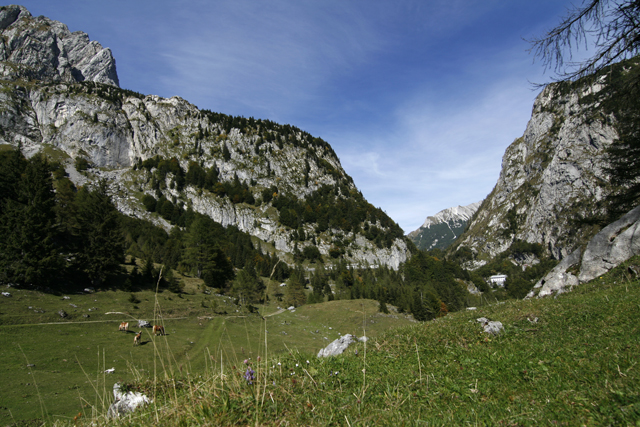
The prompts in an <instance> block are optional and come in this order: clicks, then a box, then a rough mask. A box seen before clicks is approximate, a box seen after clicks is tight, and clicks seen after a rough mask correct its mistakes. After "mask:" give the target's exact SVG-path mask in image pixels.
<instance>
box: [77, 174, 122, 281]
mask: <svg viewBox="0 0 640 427" xmlns="http://www.w3.org/2000/svg"><path fill="white" fill-rule="evenodd" d="M75 206H76V210H77V217H76V221H77V228H76V232H77V234H78V237H79V239H80V247H79V250H78V253H77V254H76V266H77V267H78V268H79V269H80V270H81V271H83V272H84V273H85V274H86V275H87V276H88V278H89V280H90V281H91V283H92V284H93V285H96V286H100V285H101V284H102V283H103V282H104V280H105V279H106V278H107V277H108V276H109V275H112V274H115V273H117V272H118V271H119V270H120V264H121V263H122V262H123V261H124V244H123V237H122V232H121V229H120V224H119V214H118V211H117V209H116V207H115V206H114V205H113V203H112V202H111V196H109V194H108V188H107V182H106V181H105V180H102V181H100V182H99V183H98V185H97V186H96V187H95V188H94V189H93V190H91V191H89V190H87V189H86V187H83V188H82V189H80V191H78V194H77V195H76V200H75Z"/></svg>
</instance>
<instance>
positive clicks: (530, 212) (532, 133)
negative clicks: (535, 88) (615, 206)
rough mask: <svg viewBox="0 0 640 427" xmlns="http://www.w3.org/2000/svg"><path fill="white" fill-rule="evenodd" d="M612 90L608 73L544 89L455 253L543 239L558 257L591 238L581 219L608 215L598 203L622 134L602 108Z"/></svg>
mask: <svg viewBox="0 0 640 427" xmlns="http://www.w3.org/2000/svg"><path fill="white" fill-rule="evenodd" d="M606 88H607V81H606V76H605V78H604V79H599V80H597V81H588V82H585V83H583V84H582V86H581V87H579V86H578V85H574V86H573V87H572V88H571V89H568V88H567V86H563V85H560V84H552V85H549V86H547V87H546V88H545V89H544V90H542V92H541V93H540V94H539V95H538V97H537V98H536V100H535V103H534V106H533V111H532V116H531V119H530V121H529V123H528V124H527V127H526V130H525V132H524V134H523V136H522V137H520V138H517V139H516V140H515V141H514V142H513V143H512V144H511V145H510V146H509V147H508V148H507V149H506V151H505V154H504V156H503V158H502V170H501V172H500V177H499V179H498V181H497V183H496V185H495V187H494V189H493V191H492V192H491V193H490V194H489V196H487V198H486V199H485V200H484V202H483V203H482V205H481V207H480V208H479V209H478V212H477V213H476V216H475V218H474V220H473V221H472V222H471V223H470V224H469V226H468V229H467V231H466V232H465V233H464V234H463V235H462V236H461V238H460V239H459V240H458V241H457V242H456V243H455V247H454V248H453V249H454V250H455V249H457V248H459V247H460V246H466V247H468V248H470V249H472V251H473V252H474V253H475V254H476V255H477V259H479V260H480V259H482V260H488V259H491V258H493V257H495V256H496V255H498V254H500V253H502V252H504V251H505V250H507V249H508V248H509V246H510V245H511V244H512V243H513V242H514V241H515V240H516V239H517V240H522V241H525V242H529V243H539V244H541V245H542V246H543V247H544V248H545V249H546V250H547V251H548V252H547V253H548V255H550V256H552V257H553V258H555V259H558V260H560V259H563V258H564V257H566V256H569V255H570V254H571V253H572V252H573V251H574V250H575V249H577V248H578V247H579V246H581V245H584V244H586V242H588V241H589V239H590V238H591V237H592V236H593V235H594V234H595V232H596V231H597V229H596V227H595V226H592V225H586V224H576V221H575V219H576V218H580V217H583V218H588V217H591V216H593V215H597V214H601V213H603V208H602V207H601V206H600V204H599V202H601V201H602V200H603V199H604V197H605V196H606V195H607V194H608V192H609V191H610V189H609V184H608V180H607V173H606V170H605V165H606V153H605V151H606V148H607V147H609V146H610V145H611V144H612V142H613V141H615V140H616V139H617V138H618V134H617V132H616V129H615V127H614V126H615V117H612V116H611V115H607V114H605V113H604V112H603V110H602V108H600V101H599V98H598V97H599V96H605V95H603V94H606V93H608V92H607V91H606ZM478 266H479V265H478Z"/></svg>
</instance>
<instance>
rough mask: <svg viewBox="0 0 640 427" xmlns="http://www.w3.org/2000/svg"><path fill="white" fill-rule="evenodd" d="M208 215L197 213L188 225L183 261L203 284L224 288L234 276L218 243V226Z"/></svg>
mask: <svg viewBox="0 0 640 427" xmlns="http://www.w3.org/2000/svg"><path fill="white" fill-rule="evenodd" d="M216 225H217V224H216V223H215V222H214V221H213V220H212V219H211V218H209V217H206V216H204V215H198V216H197V217H196V219H195V220H194V221H193V222H192V223H191V225H190V227H189V233H188V236H187V241H186V248H185V256H184V261H185V262H186V263H187V264H188V265H190V266H191V267H192V268H193V270H194V271H195V274H196V276H197V277H199V278H202V279H203V280H204V282H205V285H207V286H209V287H214V288H220V289H222V288H224V287H225V286H226V284H227V282H228V281H229V280H232V279H233V277H234V273H233V266H232V265H231V262H230V261H229V259H228V258H227V256H226V255H225V254H224V252H223V251H222V249H220V246H219V244H218V241H219V240H220V239H221V238H222V235H221V231H220V230H219V226H216Z"/></svg>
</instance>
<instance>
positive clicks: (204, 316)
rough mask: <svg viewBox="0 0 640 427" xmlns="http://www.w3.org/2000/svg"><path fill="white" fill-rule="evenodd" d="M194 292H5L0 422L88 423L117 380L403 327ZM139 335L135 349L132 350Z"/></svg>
mask: <svg viewBox="0 0 640 427" xmlns="http://www.w3.org/2000/svg"><path fill="white" fill-rule="evenodd" d="M197 289H198V288H197V286H195V285H192V286H187V293H185V294H182V295H177V294H173V293H171V292H168V291H164V292H162V293H159V294H157V295H156V294H155V293H154V292H152V291H143V292H135V293H127V292H121V291H104V292H96V293H92V294H70V295H66V296H68V297H69V299H63V295H51V294H45V293H41V292H37V291H27V290H18V289H13V288H8V289H6V290H7V291H8V292H10V293H11V294H12V296H11V297H0V378H2V386H1V387H0V425H3V426H4V425H11V424H14V423H15V424H17V425H30V424H29V423H30V422H31V423H33V425H39V422H40V421H41V420H45V421H46V422H48V423H56V422H65V421H69V420H73V418H74V417H75V416H76V415H77V414H79V413H81V414H82V417H83V418H85V419H86V418H91V417H97V416H99V415H100V414H104V413H105V412H106V409H107V408H108V406H109V404H110V403H111V401H112V400H113V393H112V389H113V384H114V383H116V382H123V383H133V382H141V381H146V380H148V379H149V378H159V379H166V378H169V377H175V378H177V377H182V376H185V375H202V374H204V373H205V372H206V371H207V367H211V366H216V367H217V368H220V367H222V368H223V369H224V368H225V367H227V366H228V367H232V366H235V365H238V366H239V365H240V364H241V363H242V361H243V360H244V359H247V358H248V359H252V360H255V359H256V358H257V357H258V356H261V357H262V358H265V357H270V356H271V355H278V354H288V353H289V352H292V351H295V352H302V353H309V354H316V353H317V352H318V351H319V350H320V349H321V348H324V347H325V346H326V345H328V344H329V343H330V342H331V341H333V340H335V339H336V338H339V337H340V335H341V334H346V333H351V334H354V335H357V336H362V335H365V334H366V335H367V336H369V337H374V336H376V335H377V334H380V333H382V332H383V331H385V330H387V329H389V328H393V327H397V326H402V325H407V324H410V323H412V321H411V319H410V318H409V317H406V316H404V315H398V314H390V315H385V314H382V313H378V303H377V302H376V301H370V300H352V301H331V302H326V303H323V304H313V305H305V306H302V307H299V308H298V309H296V310H295V311H289V310H285V309H283V308H280V309H278V306H277V304H276V303H273V304H267V305H264V306H260V308H259V312H258V313H248V312H246V311H243V310H242V308H241V307H239V306H236V305H235V304H234V302H233V300H232V299H231V298H228V297H223V296H219V295H218V296H216V295H207V294H204V293H202V292H200V291H198V290H197ZM61 309H62V310H64V311H65V312H66V313H67V317H66V318H62V317H60V315H59V314H58V311H59V310H61ZM87 316H88V317H87ZM137 319H143V320H147V321H149V322H150V323H152V324H163V325H164V326H165V331H166V335H165V336H157V337H154V336H152V334H151V329H148V328H146V329H145V328H143V329H139V328H137ZM154 319H155V320H154ZM121 321H128V322H130V329H129V332H128V333H127V332H121V331H119V330H118V326H119V325H120V322H121ZM140 330H142V332H143V336H142V343H141V345H139V346H136V347H134V346H133V337H134V336H135V333H136V332H138V331H140ZM108 369H114V372H113V373H110V374H107V373H105V371H106V370H108Z"/></svg>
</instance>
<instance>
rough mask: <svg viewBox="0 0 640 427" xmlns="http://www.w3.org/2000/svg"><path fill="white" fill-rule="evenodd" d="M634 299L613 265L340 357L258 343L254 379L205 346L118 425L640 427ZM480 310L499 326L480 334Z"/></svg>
mask: <svg viewBox="0 0 640 427" xmlns="http://www.w3.org/2000/svg"><path fill="white" fill-rule="evenodd" d="M634 261H635V262H638V260H634ZM639 301H640V282H639V281H638V280H636V279H633V280H631V278H630V277H628V275H627V274H626V270H625V269H624V267H621V268H618V269H616V271H614V272H612V273H611V274H609V275H607V276H606V277H604V278H601V279H597V280H595V281H593V282H591V283H589V284H585V285H581V286H580V287H578V288H576V289H575V290H574V291H573V292H571V293H567V294H563V295H560V296H558V297H557V298H555V299H554V298H548V299H542V300H529V301H509V302H506V303H504V304H497V305H493V306H489V307H483V308H481V309H479V310H477V311H475V312H459V313H453V314H450V315H448V316H446V317H444V318H441V319H438V320H437V321H434V322H428V323H424V324H416V325H413V326H408V327H404V328H399V329H394V330H389V331H388V332H387V333H385V334H383V335H380V336H378V337H377V338H375V339H372V340H370V341H369V342H367V343H366V344H364V343H358V344H357V345H355V346H353V347H352V348H350V349H349V350H348V351H347V352H346V353H345V354H344V355H342V356H338V357H333V358H328V359H317V358H315V357H314V354H311V353H304V352H298V351H295V350H292V351H291V352H289V353H286V354H284V355H272V354H270V353H269V352H268V351H267V350H268V349H267V348H263V347H261V346H260V344H259V341H258V342H256V343H255V346H256V347H255V348H256V349H257V352H258V353H259V354H260V356H261V358H260V361H258V360H257V358H252V359H251V360H248V363H249V364H250V365H251V366H252V368H253V369H254V370H255V375H256V377H255V381H253V384H248V382H247V381H246V379H245V377H244V373H245V372H246V368H247V365H245V364H243V363H241V362H240V363H239V362H237V361H236V362H235V363H234V362H232V361H226V362H225V359H224V358H223V353H222V352H221V353H219V354H220V356H215V355H216V354H218V353H216V352H212V356H213V358H214V359H215V361H214V360H212V364H211V365H208V366H207V367H206V369H204V370H203V371H200V372H198V373H197V374H194V373H189V375H187V376H186V377H185V376H182V377H178V378H169V379H166V380H165V382H161V381H158V382H156V383H153V384H152V383H151V382H150V380H146V382H145V381H143V382H141V383H139V384H138V385H139V386H140V388H141V390H144V391H146V392H147V393H150V394H153V395H154V396H156V398H157V400H156V401H155V403H154V404H152V405H150V406H149V407H147V408H145V409H143V410H141V411H137V412H136V413H134V414H132V415H131V416H130V417H125V418H123V419H121V420H120V421H119V423H120V424H121V425H167V426H168V425H236V424H238V425H249V424H253V425H332V424H335V425H350V426H354V425H466V424H469V425H518V426H520V425H571V426H572V425H637V423H638V421H639V420H640V375H639V373H638V369H639V368H640V367H639V365H638V356H637V355H638V354H640V353H639V352H640V305H639ZM480 316H485V317H488V318H490V319H492V320H499V321H501V322H502V323H503V324H504V326H505V330H504V332H503V333H502V334H500V335H498V336H488V335H486V334H485V333H484V332H482V328H481V327H480V325H479V324H478V323H477V322H476V320H475V319H476V318H478V317H480ZM364 323H366V322H363V324H364ZM256 327H260V328H264V327H265V326H264V324H263V325H256ZM356 352H357V353H356ZM307 361H308V362H307ZM98 420H101V418H99V419H98Z"/></svg>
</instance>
